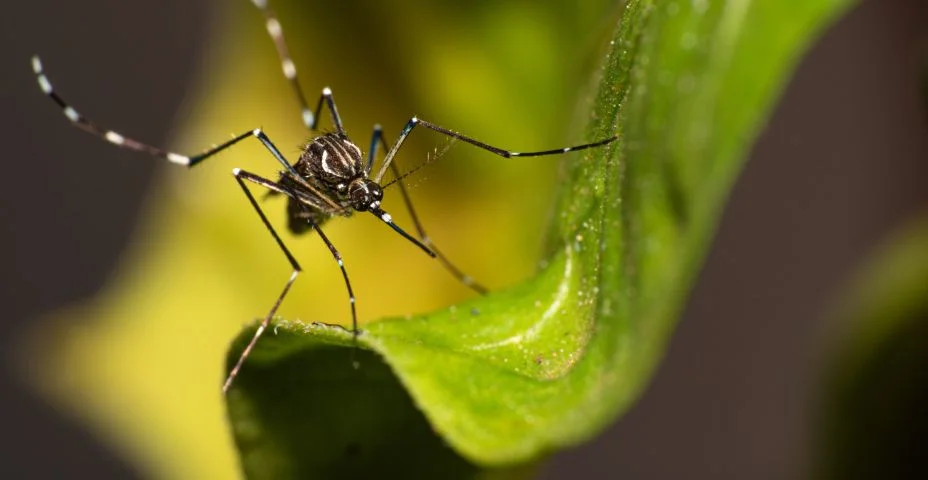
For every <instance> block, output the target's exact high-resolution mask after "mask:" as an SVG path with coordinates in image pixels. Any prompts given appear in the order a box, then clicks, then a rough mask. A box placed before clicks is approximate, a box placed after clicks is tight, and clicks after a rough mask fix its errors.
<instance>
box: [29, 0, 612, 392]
mask: <svg viewBox="0 0 928 480" xmlns="http://www.w3.org/2000/svg"><path fill="white" fill-rule="evenodd" d="M252 3H254V5H255V6H256V7H258V9H259V10H260V11H261V13H262V14H263V15H264V19H265V27H266V28H267V32H268V34H269V35H270V37H271V39H272V40H273V41H274V45H275V47H276V48H277V54H278V56H279V58H280V63H281V68H282V69H283V74H284V77H285V78H286V79H287V80H288V81H289V82H290V85H291V87H292V88H293V91H294V93H295V95H296V99H297V101H298V102H299V104H300V107H301V112H302V116H303V123H304V124H305V126H306V128H308V129H309V130H310V131H311V132H316V133H317V134H318V136H316V137H313V138H312V139H311V140H310V141H309V142H308V143H307V144H306V146H305V147H303V149H302V152H301V154H300V158H299V159H298V160H297V161H296V163H294V164H292V165H291V164H290V162H289V161H287V159H286V158H284V156H283V154H282V153H281V152H280V150H279V149H278V148H277V147H276V146H275V145H274V143H273V142H271V140H270V138H268V136H267V135H266V134H265V133H264V132H263V131H261V129H254V130H250V131H247V132H244V133H242V134H240V135H237V136H235V137H233V138H232V139H231V140H229V141H227V142H225V143H223V144H221V145H218V146H215V147H213V148H211V149H209V150H206V151H204V152H202V153H200V154H198V155H193V156H187V155H181V154H179V153H174V152H168V151H165V150H162V149H160V148H157V147H153V146H150V145H146V144H144V143H141V142H138V141H136V140H133V139H131V138H129V137H125V136H123V135H121V134H119V133H116V132H115V131H113V130H109V129H106V128H103V127H100V126H99V125H97V124H96V123H95V122H93V121H91V120H90V119H88V118H87V117H84V116H83V115H81V114H80V113H78V112H77V110H75V109H74V108H73V107H71V106H70V105H69V104H68V103H66V102H65V101H64V99H62V98H61V96H59V95H58V93H57V92H55V90H54V89H53V88H52V84H51V82H50V81H49V80H48V77H46V76H45V71H44V70H43V67H42V62H41V60H39V57H38V56H35V57H33V58H32V68H33V70H34V71H35V74H36V79H37V80H38V82H39V87H40V88H41V89H42V91H43V92H44V93H45V94H46V95H48V96H49V97H51V99H52V100H54V101H55V103H57V104H58V106H59V107H61V109H62V110H63V112H64V115H65V116H66V117H67V118H68V120H70V121H71V122H72V123H73V124H74V125H76V126H77V127H79V128H81V129H83V130H86V131H87V132H90V133H91V134H94V135H96V136H98V137H101V138H103V139H104V140H106V141H108V142H110V143H112V144H114V145H117V146H119V147H123V148H126V149H129V150H135V151H139V152H145V153H148V154H150V155H153V156H155V157H158V158H161V159H164V160H167V161H169V162H171V163H175V164H178V165H183V166H186V167H192V166H194V165H196V164H198V163H200V162H202V161H203V160H206V159H207V158H209V157H212V156H213V155H216V154H217V153H219V152H221V151H223V150H225V149H227V148H229V147H231V146H232V145H235V144H236V143H238V142H240V141H242V140H244V139H246V138H249V137H254V138H257V139H258V140H259V141H261V143H262V144H263V145H264V146H265V147H266V148H267V150H268V151H269V152H270V153H271V155H273V156H274V158H275V159H276V160H277V162H278V163H280V165H281V166H282V167H283V169H282V170H281V171H280V172H279V177H278V179H277V180H276V181H275V180H270V179H267V178H264V177H261V176H258V175H255V174H253V173H250V172H246V171H244V170H241V169H239V168H235V169H233V170H232V173H233V175H234V176H235V180H236V181H237V182H238V184H239V186H240V187H242V191H243V192H244V193H245V196H246V197H247V198H248V201H249V202H250V203H251V206H252V207H253V208H254V209H255V212H257V213H258V216H259V217H260V218H261V221H262V222H263V223H264V226H265V228H267V230H268V232H270V234H271V236H272V237H274V241H276V242H277V245H278V246H279V247H280V250H281V251H282V252H283V254H284V256H286V257H287V260H288V261H289V262H290V265H291V267H292V268H293V273H291V274H290V278H289V279H288V280H287V283H286V284H285V285H284V288H283V290H282V291H281V292H280V295H278V296H277V300H276V301H275V302H274V305H273V306H272V307H271V310H270V311H269V312H268V314H267V315H266V316H265V317H264V318H263V319H262V320H261V324H260V325H259V326H258V329H257V330H256V331H255V334H254V336H253V337H252V339H251V341H250V342H249V343H248V345H247V346H246V347H245V349H244V350H243V351H242V353H241V355H240V357H239V359H238V362H237V363H236V364H235V366H234V367H233V368H232V370H231V371H230V372H229V374H228V376H227V377H226V380H225V382H224V384H223V386H222V391H223V393H225V392H227V391H228V389H229V386H230V385H232V382H233V381H234V380H235V377H236V376H237V375H238V373H239V370H241V368H242V364H244V362H245V360H246V359H247V358H248V355H249V353H250V352H251V350H252V349H253V348H254V346H255V344H256V343H257V341H258V339H259V338H260V337H261V334H262V333H263V332H264V331H265V330H266V329H267V327H268V324H269V323H270V321H271V319H272V318H273V317H274V314H275V313H276V312H277V309H278V307H280V304H281V302H283V300H284V297H286V295H287V292H288V291H289V290H290V287H291V286H292V285H293V282H294V280H296V277H297V275H298V274H299V273H300V272H301V271H302V267H300V264H299V263H298V262H297V261H296V258H294V257H293V255H292V254H291V253H290V250H289V249H288V248H287V246H286V245H285V244H284V242H283V240H281V238H280V236H279V235H278V234H277V231H276V230H275V229H274V227H273V226H272V225H271V223H270V222H269V221H268V219H267V216H265V215H264V211H263V210H262V209H261V207H260V206H259V205H258V202H257V201H256V200H255V197H254V195H253V194H252V193H251V190H249V188H248V186H247V184H246V183H245V182H246V181H247V182H251V183H254V184H257V185H260V186H262V187H264V188H266V189H268V190H269V191H270V192H271V193H275V194H282V195H285V196H286V197H287V199H288V202H287V216H288V220H289V221H288V228H289V230H290V231H291V232H293V233H295V234H300V233H305V232H307V231H310V230H315V231H316V233H318V235H319V238H320V239H322V241H323V242H324V243H325V245H326V247H328V249H329V251H330V252H331V253H332V257H333V258H334V259H335V261H336V263H337V264H338V268H340V269H341V272H342V278H343V279H344V281H345V287H346V289H347V290H348V301H349V303H350V305H351V331H352V332H353V334H354V336H355V338H356V339H357V336H358V334H359V332H360V331H359V330H358V318H357V312H356V310H355V296H354V291H353V290H352V288H351V281H350V280H349V279H348V271H347V270H346V269H345V264H344V262H343V261H342V257H341V255H340V254H339V253H338V250H337V249H336V248H335V245H334V244H333V243H332V242H331V241H330V240H329V238H328V237H326V235H325V233H323V232H322V229H321V228H320V226H321V225H322V224H323V223H325V221H326V220H328V219H329V218H331V217H333V216H336V215H339V216H344V217H348V216H350V215H351V214H352V213H354V212H355V211H357V212H370V213H371V214H373V215H374V216H375V217H377V218H379V219H380V220H381V221H382V222H384V223H386V224H387V225H389V226H390V228H392V229H393V230H394V231H396V232H397V233H398V234H400V235H402V236H403V237H404V238H405V239H407V240H409V241H410V242H412V243H413V244H414V245H415V246H417V247H419V248H420V249H421V250H422V251H424V252H425V253H426V254H428V255H429V256H431V257H433V258H437V259H438V260H439V261H440V262H441V264H442V265H443V266H444V268H445V269H446V270H448V272H449V273H451V275H453V276H454V277H455V278H456V279H458V281H460V282H461V283H462V284H464V285H466V286H468V287H470V288H471V289H473V290H474V291H476V292H477V293H480V294H485V293H486V292H487V290H486V289H485V288H484V287H482V286H481V285H480V284H478V283H476V282H474V281H473V280H472V279H471V278H470V277H469V276H467V275H465V274H464V273H463V272H462V271H461V270H460V269H458V268H457V267H456V266H455V265H454V264H453V263H451V262H450V261H449V260H448V258H447V257H445V255H443V254H442V253H441V252H440V251H439V250H438V249H437V248H436V246H435V244H434V243H433V242H432V241H431V240H430V239H429V237H428V235H427V234H426V233H425V229H424V228H423V227H422V223H421V222H420V221H419V218H418V216H417V215H416V212H415V210H414V209H413V206H412V202H411V201H410V199H409V195H408V193H407V191H406V187H405V186H404V185H403V182H402V178H403V175H401V174H400V172H399V169H398V168H397V166H396V163H394V162H393V159H394V157H395V156H396V154H397V152H399V150H400V147H402V145H403V142H404V141H405V140H406V137H407V136H409V134H410V132H412V130H413V129H414V128H416V127H417V126H423V127H425V128H428V129H431V130H434V131H436V132H438V133H441V134H443V135H447V136H448V137H451V139H453V140H460V141H463V142H467V143H469V144H471V145H474V146H476V147H478V148H481V149H483V150H486V151H488V152H491V153H494V154H496V155H499V156H501V157H504V158H510V157H538V156H542V155H557V154H563V153H567V152H571V151H576V150H583V149H587V148H592V147H598V146H601V145H605V144H607V143H610V142H612V141H613V140H615V139H616V138H617V137H616V136H612V137H609V138H607V139H604V140H600V141H597V142H593V143H587V144H583V145H577V146H574V147H566V148H558V149H554V150H543V151H537V152H513V151H510V150H504V149H502V148H497V147H494V146H492V145H488V144H486V143H483V142H481V141H479V140H475V139H473V138H470V137H468V136H466V135H463V134H460V133H458V132H455V131H453V130H449V129H447V128H444V127H441V126H438V125H436V124H434V123H431V122H427V121H425V120H422V119H420V118H418V117H412V118H411V119H410V120H409V121H408V122H406V126H405V127H403V130H402V131H401V132H400V135H399V137H398V138H397V140H396V143H395V144H394V145H393V146H392V147H391V146H390V145H389V144H388V143H387V141H386V140H385V139H384V136H383V132H382V130H381V128H380V126H379V125H377V126H375V127H374V133H373V135H372V136H371V143H370V149H369V150H368V152H367V158H366V160H365V159H364V157H363V154H362V152H361V149H360V148H358V146H357V145H356V144H355V143H354V142H352V141H351V139H349V138H348V135H347V134H346V133H345V129H344V127H343V126H342V119H341V117H340V116H339V115H338V110H337V109H336V108H335V101H334V100H333V98H332V90H331V89H329V88H328V87H326V88H323V89H322V94H321V95H320V97H319V101H318V102H317V103H316V108H315V110H310V109H309V105H308V104H307V102H306V96H305V95H304V94H303V90H302V89H301V88H300V84H299V82H298V80H297V74H296V66H295V65H294V63H293V60H291V58H290V53H289V49H288V48H287V44H286V42H285V41H284V35H283V30H282V28H281V26H280V22H279V21H278V20H277V17H276V16H275V15H274V13H273V12H272V11H271V9H270V8H268V5H267V0H252ZM323 105H325V106H328V108H329V113H330V114H331V116H332V123H333V124H334V127H335V131H333V132H319V131H318V130H317V128H316V127H317V126H318V120H319V114H320V113H321V111H322V107H323ZM378 147H382V148H383V149H384V151H385V152H386V157H385V158H384V160H383V162H382V163H381V165H380V169H379V170H377V174H376V175H374V176H373V177H371V171H372V169H373V166H374V159H375V157H376V154H377V148H378ZM387 169H390V170H391V172H392V173H393V175H394V177H395V179H394V180H393V182H391V184H392V183H396V184H397V185H398V186H399V191H400V194H401V195H402V196H403V202H404V204H405V205H406V209H407V210H408V211H409V214H410V218H411V219H412V222H413V225H414V226H415V228H416V232H417V233H418V236H419V238H418V239H417V238H415V237H413V236H412V235H410V234H408V233H406V231H404V230H403V229H402V228H400V227H399V226H398V225H396V224H395V223H393V219H392V217H391V216H390V214H389V213H387V212H386V211H384V210H383V209H382V208H381V207H380V202H381V200H382V198H383V187H382V186H381V180H382V179H383V176H384V175H385V174H386V172H387ZM407 174H408V173H407ZM389 185H390V184H388V185H387V186H389Z"/></svg>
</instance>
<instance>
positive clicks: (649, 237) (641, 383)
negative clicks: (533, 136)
mask: <svg viewBox="0 0 928 480" xmlns="http://www.w3.org/2000/svg"><path fill="white" fill-rule="evenodd" d="M849 3H850V1H849V0H809V1H801V2H800V1H796V2H783V1H781V0H757V1H730V2H712V1H694V2H660V3H659V4H658V2H647V1H630V2H628V3H627V5H625V7H624V9H623V10H622V12H621V19H620V20H619V22H618V25H617V28H616V29H615V32H614V36H613V38H612V40H611V42H610V43H609V46H608V48H606V49H605V51H604V60H603V62H602V68H601V70H600V72H599V74H598V80H597V86H596V87H595V95H593V96H592V97H591V99H590V101H589V102H588V105H589V114H588V118H589V119H590V123H589V126H588V127H587V129H586V131H585V135H584V136H583V138H582V139H583V140H587V141H592V140H595V139H600V138H604V137H608V136H609V135H612V134H613V133H615V132H617V133H618V134H619V135H620V140H619V141H617V142H614V143H613V144H611V145H610V146H608V147H606V148H599V149H594V150H589V151H586V152H583V154H574V155H572V156H568V157H566V158H565V160H564V163H563V166H564V168H563V171H562V178H561V182H560V184H561V188H560V190H559V192H558V197H557V198H558V200H557V203H556V206H555V215H554V217H553V218H554V220H553V222H552V224H551V227H550V229H549V232H548V235H547V245H548V247H547V254H546V258H545V260H544V264H545V267H544V268H543V269H542V270H541V271H540V272H539V273H538V274H537V276H535V277H534V278H532V279H530V280H528V281H526V282H524V283H522V284H519V285H517V286H515V287H513V288H510V289H506V290H503V291H499V292H494V293H493V294H491V295H488V296H486V297H484V298H479V299H476V300H473V301H468V302H465V303H462V304H458V305H456V306H453V307H450V308H447V309H443V310H440V311H437V312H433V313H431V314H428V315H424V316H417V317H412V318H390V319H384V320H381V321H377V322H373V323H370V324H367V325H365V329H364V332H363V334H362V335H361V336H360V338H359V339H358V345H359V347H360V351H357V352H355V353H354V355H356V356H357V360H358V361H359V362H360V365H361V366H360V368H359V369H358V370H353V369H352V368H351V366H350V365H351V355H352V351H353V349H352V342H351V335H350V334H349V333H348V332H346V331H344V330H343V329H341V328H340V327H329V326H325V325H321V324H303V323H299V322H292V321H283V320H280V321H275V322H274V331H275V332H274V333H276V334H273V333H268V334H266V335H265V337H264V338H262V340H261V341H260V342H259V343H258V346H257V348H256V349H255V351H254V352H253V354H252V356H251V357H250V358H249V360H248V362H247V364H246V366H245V368H244V369H243V371H242V374H241V376H240V377H239V379H238V380H237V383H236V384H235V385H234V386H233V388H232V390H231V391H230V392H229V395H228V399H227V401H228V411H229V418H230V422H231V426H232V429H233V433H234V435H235V439H236V442H237V445H238V448H239V450H240V452H241V456H242V462H243V466H244V469H245V471H246V473H247V474H248V475H249V476H250V477H252V478H286V477H291V478H295V477H309V476H318V477H324V478H329V477H339V476H346V477H348V476H352V475H369V476H374V475H378V476H379V475H383V474H385V473H391V472H394V473H395V472H403V473H404V476H405V477H407V478H408V477H409V476H410V475H413V476H422V477H424V478H435V477H438V476H449V475H451V474H452V473H453V474H454V475H456V476H459V477H461V478H467V477H473V476H475V475H478V474H484V475H486V474H499V475H501V476H512V475H514V474H515V475H523V474H528V473H531V470H530V467H528V466H526V467H525V468H523V469H519V470H517V471H507V470H499V468H502V467H500V466H506V465H530V463H531V462H532V461H534V460H537V459H539V458H541V457H542V456H543V455H545V454H547V453H549V452H552V451H555V450H557V449H560V448H563V447H565V446H568V445H573V444H576V443H578V442H581V441H583V440H586V439H588V438H590V437H591V436H593V435H595V434H596V433H597V432H599V431H601V430H602V429H603V428H605V426H607V425H608V424H609V423H610V422H611V421H613V420H614V419H615V418H616V417H617V416H618V415H620V414H621V413H623V412H624V411H626V410H627V409H628V407H629V406H630V405H631V403H632V402H633V401H634V400H635V399H636V398H637V397H638V396H639V394H640V393H641V391H642V389H643V388H644V387H645V386H646V385H647V381H648V379H649V378H650V376H651V374H652V373H653V371H654V368H655V366H656V365H657V363H658V361H659V360H660V357H661V356H662V354H663V352H664V349H665V346H666V344H667V341H668V340H669V336H670V334H671V332H672V329H673V326H674V324H675V321H676V319H677V317H678V315H679V312H680V310H681V305H682V303H683V301H684V300H685V296H686V294H687V292H688V290H689V289H690V287H691V285H692V283H693V281H694V279H695V276H696V273H697V272H698V268H699V266H700V265H701V263H702V260H703V258H704V256H705V253H706V251H707V247H708V245H709V242H710V240H711V238H712V235H713V232H714V230H715V226H716V223H717V221H718V218H719V215H720V212H721V209H722V207H723V204H724V200H725V198H726V196H727V195H728V192H729V190H730V188H731V185H732V183H733V181H734V179H735V177H736V175H737V173H738V172H739V170H740V168H741V166H742V164H743V160H744V159H745V158H746V155H747V151H748V148H749V147H750V145H751V142H752V140H753V139H754V137H755V136H756V134H757V131H758V129H759V128H760V127H761V126H762V124H763V121H764V119H765V118H766V116H767V115H768V112H769V111H770V109H771V107H772V105H773V102H774V101H775V100H776V97H777V95H778V94H779V92H780V91H781V89H782V88H783V86H784V83H785V81H786V80H787V79H788V77H789V73H790V72H791V70H792V68H793V66H794V65H795V63H796V61H797V59H798V58H799V55H800V54H801V53H802V52H803V50H804V49H805V48H806V47H807V45H808V44H809V42H810V41H811V40H813V39H814V38H815V36H816V35H817V34H818V32H819V31H820V29H821V28H822V27H823V26H825V25H826V24H827V23H828V22H829V21H830V20H832V19H833V18H834V17H835V16H836V15H837V14H838V13H839V12H840V11H841V10H842V8H844V7H846V6H847V5H848V4H849ZM514 161H518V160H517V159H516V160H514ZM253 333H254V327H251V328H246V329H245V330H244V331H243V332H242V333H241V335H240V336H239V338H238V339H237V341H236V342H234V343H233V345H232V347H231V349H230V351H229V357H228V361H229V363H230V365H231V364H232V363H233V362H234V361H235V360H236V359H237V358H238V355H239V353H240V352H241V350H242V347H243V346H244V344H245V343H246V342H247V341H248V340H249V339H250V338H251V336H252V335H253ZM370 352H374V353H370ZM407 392H408V393H407ZM420 412H421V413H420ZM443 442H447V445H449V446H450V447H451V448H450V449H449V448H448V447H446V446H445V445H444V443H443ZM452 449H453V451H452ZM458 455H460V457H459V456H458ZM478 465H479V466H480V467H478ZM488 467H492V469H484V468H488ZM439 472H441V473H440V475H439Z"/></svg>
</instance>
